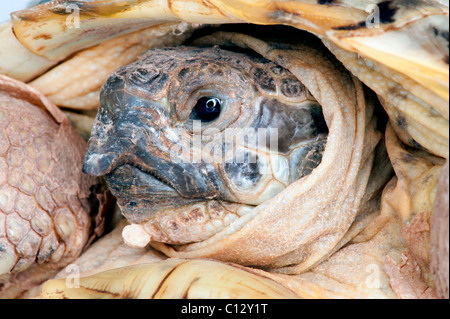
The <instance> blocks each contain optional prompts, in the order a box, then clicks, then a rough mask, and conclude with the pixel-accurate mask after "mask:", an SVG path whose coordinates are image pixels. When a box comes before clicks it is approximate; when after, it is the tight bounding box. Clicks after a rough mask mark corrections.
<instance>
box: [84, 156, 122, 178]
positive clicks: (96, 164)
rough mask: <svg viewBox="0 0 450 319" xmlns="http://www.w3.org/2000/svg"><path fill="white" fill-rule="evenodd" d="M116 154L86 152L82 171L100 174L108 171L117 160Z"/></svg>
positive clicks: (95, 174)
mask: <svg viewBox="0 0 450 319" xmlns="http://www.w3.org/2000/svg"><path fill="white" fill-rule="evenodd" d="M117 158H118V156H117V154H115V153H108V154H87V155H86V158H85V160H84V165H83V173H85V174H89V175H94V176H102V175H105V174H107V173H109V172H110V171H111V170H112V169H113V168H114V167H113V165H114V164H116V162H117Z"/></svg>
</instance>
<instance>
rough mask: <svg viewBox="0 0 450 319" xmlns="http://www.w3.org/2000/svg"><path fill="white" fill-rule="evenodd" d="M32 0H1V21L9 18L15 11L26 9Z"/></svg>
mask: <svg viewBox="0 0 450 319" xmlns="http://www.w3.org/2000/svg"><path fill="white" fill-rule="evenodd" d="M31 2H36V1H32V0H0V23H3V22H5V21H8V20H9V14H10V13H11V12H13V11H17V10H22V9H25V8H26V7H27V6H28V4H30V3H31Z"/></svg>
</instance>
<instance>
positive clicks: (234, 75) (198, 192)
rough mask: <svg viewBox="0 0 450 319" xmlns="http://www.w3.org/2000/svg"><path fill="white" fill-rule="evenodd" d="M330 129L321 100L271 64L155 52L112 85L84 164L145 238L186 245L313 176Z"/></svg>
mask: <svg viewBox="0 0 450 319" xmlns="http://www.w3.org/2000/svg"><path fill="white" fill-rule="evenodd" d="M327 132H328V131H327V126H326V124H325V121H324V118H323V115H322V110H321V106H320V105H319V104H318V103H317V101H316V100H315V99H314V98H313V97H312V95H311V94H310V93H309V92H308V90H307V89H306V88H305V87H304V86H303V85H302V83H301V82H300V81H299V80H298V79H297V78H296V77H294V76H293V75H292V74H291V73H290V72H289V71H288V70H286V69H284V68H282V67H280V66H278V65H276V64H274V63H273V62H271V61H268V60H266V59H264V58H262V57H259V56H255V55H250V54H248V53H245V52H232V51H229V50H224V49H221V48H219V47H210V48H194V47H177V48H163V49H153V50H150V51H148V52H147V53H146V54H145V55H144V56H142V57H141V58H140V59H139V60H138V61H136V62H135V63H133V64H130V65H128V66H125V67H123V68H121V69H119V70H117V71H116V72H115V73H114V74H112V75H111V76H110V77H109V79H108V80H107V82H106V83H105V84H104V86H103V88H102V91H101V107H100V109H99V112H98V114H97V117H96V120H95V124H94V128H93V131H92V136H91V139H90V141H89V145H88V151H87V155H86V158H85V163H84V171H85V172H86V173H89V174H92V175H96V176H101V175H104V176H105V179H106V181H107V182H108V184H109V186H110V188H111V191H112V192H113V194H114V195H115V196H116V197H117V199H118V203H119V205H120V206H121V209H122V212H123V214H124V215H125V216H126V217H127V219H128V220H129V221H130V222H132V223H135V224H140V226H141V228H140V229H141V230H145V233H146V234H150V237H146V238H147V239H146V240H145V241H144V242H145V243H146V242H148V240H154V241H162V242H167V243H177V244H179V243H189V242H195V241H201V240H204V239H206V238H208V237H210V236H211V235H213V234H214V233H216V232H218V231H219V230H221V229H222V228H223V227H225V226H227V225H228V224H230V223H231V222H233V220H234V219H236V218H238V217H239V216H242V214H245V213H247V212H248V211H249V210H251V209H252V208H253V207H254V206H255V205H260V204H262V203H264V202H265V201H267V200H269V199H271V198H272V197H274V196H275V195H276V194H278V193H279V192H281V191H282V190H284V189H285V188H286V187H287V186H288V185H289V184H290V183H292V182H294V181H296V180H298V179H299V178H302V177H304V176H306V175H308V174H309V173H310V172H311V171H312V170H313V169H314V168H315V167H316V166H317V165H318V164H319V163H320V161H321V156H322V152H323V150H324V146H325V144H326V137H327ZM135 230H136V229H135ZM143 233H144V231H143ZM131 244H133V243H131ZM135 245H138V244H136V243H135Z"/></svg>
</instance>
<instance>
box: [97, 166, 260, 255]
mask: <svg viewBox="0 0 450 319" xmlns="http://www.w3.org/2000/svg"><path fill="white" fill-rule="evenodd" d="M105 179H106V182H107V183H108V184H109V187H110V189H111V192H112V193H113V195H114V196H116V198H117V202H118V204H119V206H120V207H121V210H122V214H123V215H124V216H125V217H126V219H127V220H128V221H129V222H130V223H131V224H132V225H130V227H131V229H130V227H128V228H127V230H128V232H127V231H124V240H125V242H126V243H127V244H128V245H130V246H133V247H141V246H140V244H138V243H136V241H135V238H136V237H139V236H138V235H139V234H141V235H142V237H143V238H146V239H145V240H144V241H143V242H144V243H145V244H147V243H148V242H149V241H156V242H164V243H167V244H187V243H192V242H199V241H203V240H206V239H208V238H209V237H211V236H213V235H214V234H216V233H217V232H219V231H221V230H223V229H224V228H225V227H227V226H229V225H230V224H232V223H233V222H234V221H235V220H237V219H239V217H242V216H243V215H245V214H247V213H248V212H250V211H251V210H253V208H254V206H251V205H245V204H239V203H233V202H229V201H219V200H216V199H205V198H201V199H198V198H185V197H183V196H181V195H180V194H179V193H178V192H177V191H176V190H175V188H174V187H172V186H171V185H169V183H167V182H166V181H165V180H164V179H162V178H159V177H158V176H155V174H153V173H151V172H148V171H146V170H145V168H140V167H137V166H136V165H133V164H123V165H120V166H118V167H116V168H115V169H114V170H112V171H111V172H110V173H108V174H107V175H105ZM128 233H129V234H130V236H127V235H126V234H128Z"/></svg>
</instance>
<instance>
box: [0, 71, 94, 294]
mask: <svg viewBox="0 0 450 319" xmlns="http://www.w3.org/2000/svg"><path fill="white" fill-rule="evenodd" d="M46 107H49V109H45V108H46ZM51 107H52V105H51V103H50V102H49V101H48V100H46V99H45V98H44V97H43V96H42V95H40V94H39V93H38V92H37V91H35V90H33V89H32V88H30V87H28V86H26V85H25V84H23V83H20V82H17V81H14V80H12V79H9V78H7V77H5V76H2V75H0V297H1V296H2V294H3V293H5V294H6V296H11V295H10V294H11V292H8V289H9V287H13V290H14V291H16V292H17V293H20V291H21V289H22V288H23V289H28V288H30V287H32V286H33V285H34V284H39V283H40V280H43V279H46V278H49V277H50V276H51V274H52V270H53V271H56V270H58V269H60V268H61V267H63V266H64V265H66V264H68V263H69V262H70V261H72V260H74V259H76V258H77V257H78V256H79V255H80V254H81V252H82V249H83V248H84V247H85V245H86V243H87V241H88V239H89V237H90V236H91V232H92V227H93V223H92V221H91V216H90V214H91V210H92V208H93V206H92V204H93V203H91V202H90V201H89V196H90V195H91V187H93V186H95V184H97V183H98V180H97V179H96V178H92V177H91V176H86V175H85V174H83V173H82V172H81V163H82V157H83V155H84V150H85V147H86V146H85V142H84V141H83V139H82V138H81V137H80V136H78V135H77V134H76V133H75V131H74V130H73V128H72V127H71V125H70V122H69V120H68V119H67V118H65V116H64V114H63V113H62V112H61V111H59V110H58V109H57V108H56V107H55V106H53V108H51ZM49 112H50V113H49ZM53 114H56V118H55V117H52V115H53ZM94 189H95V187H94ZM16 279H17V280H16ZM20 285H22V286H20ZM14 294H15V292H14V293H13V296H14Z"/></svg>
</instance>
